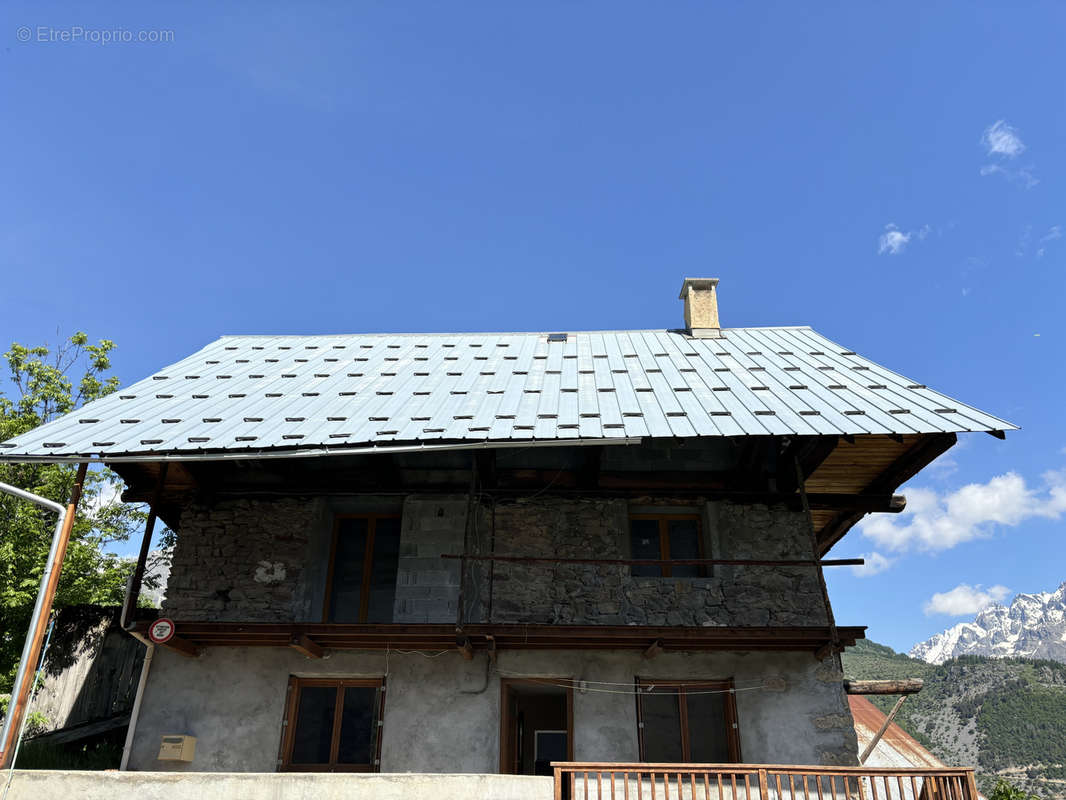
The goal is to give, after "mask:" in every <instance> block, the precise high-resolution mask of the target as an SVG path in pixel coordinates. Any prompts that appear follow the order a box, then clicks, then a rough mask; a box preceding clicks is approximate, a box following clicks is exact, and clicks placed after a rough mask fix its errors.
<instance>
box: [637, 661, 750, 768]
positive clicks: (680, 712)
mask: <svg viewBox="0 0 1066 800" xmlns="http://www.w3.org/2000/svg"><path fill="white" fill-rule="evenodd" d="M732 689H733V682H732V681H731V680H730V681H699V682H696V681H653V680H638V681H637V715H638V720H639V723H638V725H639V732H640V758H641V760H642V761H647V762H652V763H673V762H689V763H710V764H721V763H733V762H738V761H740V737H739V731H738V728H737V709H736V703H735V702H734V696H733V692H732Z"/></svg>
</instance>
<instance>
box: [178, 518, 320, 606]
mask: <svg viewBox="0 0 1066 800" xmlns="http://www.w3.org/2000/svg"><path fill="white" fill-rule="evenodd" d="M319 505H320V501H316V500H313V499H308V498H286V499H281V500H270V501H264V500H231V501H222V502H219V503H216V504H214V505H203V504H192V505H190V506H188V507H187V508H185V509H184V511H183V512H182V515H181V530H180V532H179V533H178V536H177V543H176V545H175V547H174V556H173V561H172V563H171V569H170V579H169V582H168V586H167V596H166V600H165V601H164V602H163V613H164V614H166V615H167V616H170V617H174V618H175V619H180V620H189V621H194V620H195V621H202V620H213V621H226V620H229V621H242V622H290V621H292V619H293V618H294V617H297V616H298V614H299V612H298V608H297V606H298V604H299V596H298V593H297V589H298V587H299V585H300V582H301V575H302V572H303V571H304V569H305V568H306V566H307V563H308V549H309V548H308V545H309V543H310V541H311V537H312V535H313V533H314V526H313V525H312V524H311V523H312V521H313V520H314V519H315V517H316V515H317V512H318V510H319Z"/></svg>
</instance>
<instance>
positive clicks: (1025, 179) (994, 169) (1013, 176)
mask: <svg viewBox="0 0 1066 800" xmlns="http://www.w3.org/2000/svg"><path fill="white" fill-rule="evenodd" d="M981 174H982V175H1002V176H1003V177H1004V178H1006V179H1007V180H1008V181H1010V182H1012V183H1020V184H1021V185H1022V186H1024V187H1025V188H1026V189H1032V188H1033V187H1034V186H1036V185H1037V184H1038V183H1040V179H1039V178H1037V177H1036V176H1035V175H1033V171H1032V167H1021V168H1019V169H1005V168H1004V167H1001V166H1000V165H999V164H985V165H984V166H983V167H981Z"/></svg>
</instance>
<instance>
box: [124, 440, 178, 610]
mask: <svg viewBox="0 0 1066 800" xmlns="http://www.w3.org/2000/svg"><path fill="white" fill-rule="evenodd" d="M169 467H170V463H169V462H167V461H164V462H162V463H161V464H160V465H159V477H158V478H157V479H156V484H155V491H154V492H152V501H151V502H150V503H149V504H148V519H147V520H146V521H145V523H144V537H143V538H142V539H141V550H140V552H139V553H138V554H137V566H136V567H134V569H133V574H132V575H130V583H129V590H128V591H127V592H126V599H125V600H124V601H123V603H122V618H121V625H122V627H123V628H128V627H130V625H132V624H133V618H134V616H135V615H136V613H137V602H138V600H140V597H141V584H142V583H143V582H144V568H145V564H146V563H147V561H148V550H149V548H150V547H151V546H152V532H153V531H154V530H155V520H156V515H157V511H158V509H159V500H160V498H161V497H162V495H163V485H164V484H165V483H166V481H167V470H168V469H169Z"/></svg>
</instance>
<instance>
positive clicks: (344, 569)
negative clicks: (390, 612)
mask: <svg viewBox="0 0 1066 800" xmlns="http://www.w3.org/2000/svg"><path fill="white" fill-rule="evenodd" d="M367 522H368V521H367V520H365V519H359V518H358V517H352V518H347V519H341V520H339V522H338V527H337V549H336V551H335V552H334V555H333V585H332V590H331V592H330V598H329V621H330V622H359V600H360V593H361V591H362V588H363V563H364V559H365V558H366V535H367Z"/></svg>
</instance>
